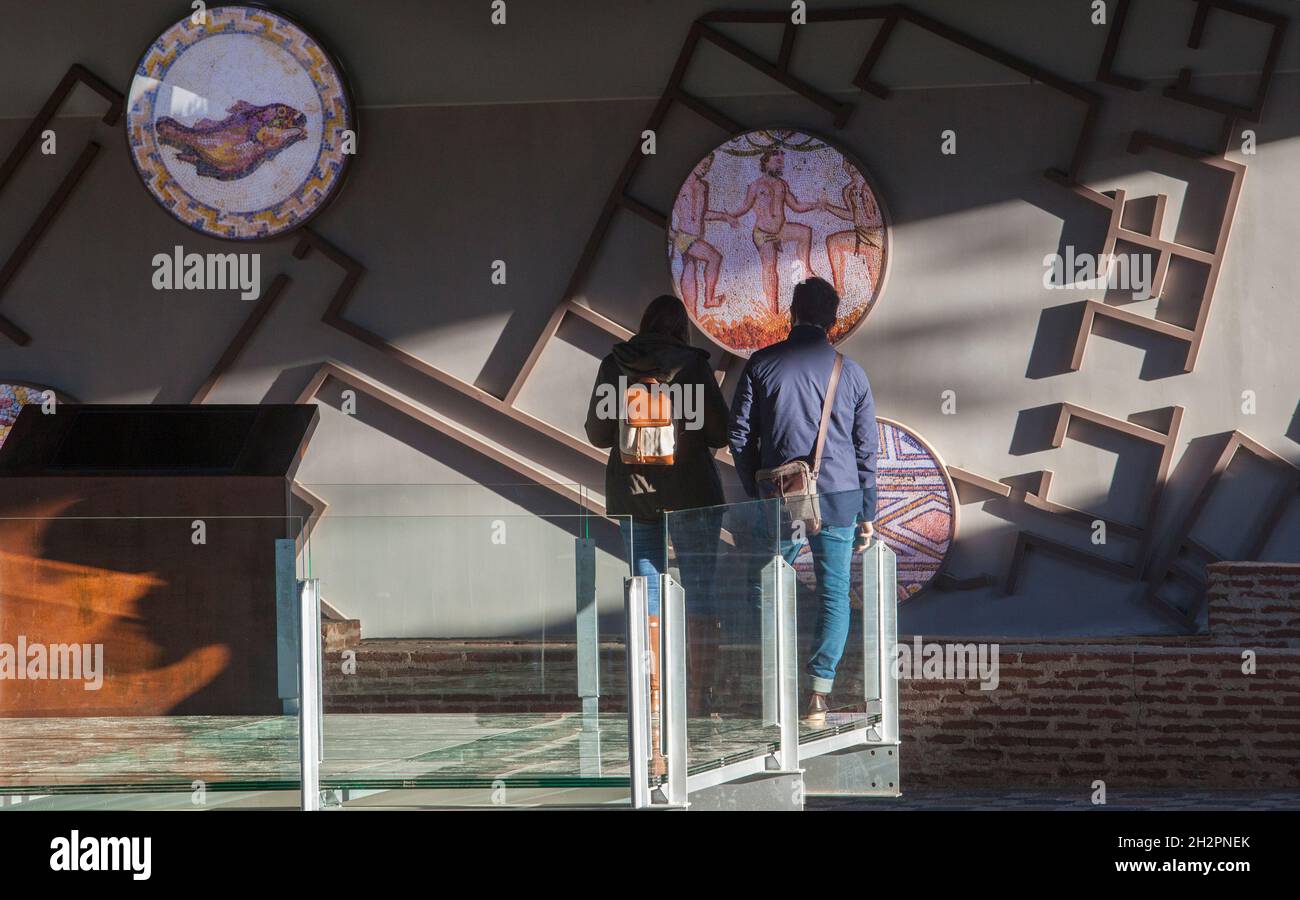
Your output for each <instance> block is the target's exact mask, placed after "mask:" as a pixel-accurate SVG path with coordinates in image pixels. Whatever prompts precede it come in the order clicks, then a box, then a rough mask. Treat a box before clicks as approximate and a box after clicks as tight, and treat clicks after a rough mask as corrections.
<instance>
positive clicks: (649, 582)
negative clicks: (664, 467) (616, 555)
mask: <svg viewBox="0 0 1300 900" xmlns="http://www.w3.org/2000/svg"><path fill="white" fill-rule="evenodd" d="M674 518H677V519H678V520H679V521H678V522H674ZM629 522H630V523H631V525H630V527H629V524H628V523H629ZM667 522H668V538H669V539H670V540H671V541H672V544H673V552H674V553H675V554H676V556H677V568H678V571H679V574H680V575H681V578H682V590H684V591H685V592H686V611H687V613H688V614H689V615H692V616H707V617H710V618H717V617H719V616H720V615H721V613H722V610H720V609H719V608H718V607H719V605H720V604H719V603H718V598H717V596H716V595H715V592H714V590H713V570H714V568H715V566H716V565H717V559H718V540H719V537H720V534H721V530H722V513H721V511H720V510H719V511H718V513H717V514H716V515H713V514H711V513H710V512H703V513H700V514H698V515H696V514H694V513H692V514H691V515H689V516H686V515H682V516H678V517H674V516H672V515H669V516H668V517H667ZM619 528H620V530H621V531H622V532H623V550H624V552H626V553H627V556H628V560H629V562H630V563H631V568H632V574H633V575H644V576H645V577H646V612H647V614H648V615H651V616H657V615H659V606H660V603H659V576H660V575H662V574H663V573H664V572H665V571H666V566H667V556H668V550H667V548H666V547H665V546H664V519H660V520H659V521H658V522H638V521H637V520H636V519H630V520H629V519H621V520H620V521H619ZM629 543H630V544H631V546H629Z"/></svg>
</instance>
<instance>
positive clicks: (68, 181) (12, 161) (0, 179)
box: [0, 64, 122, 347]
mask: <svg viewBox="0 0 1300 900" xmlns="http://www.w3.org/2000/svg"><path fill="white" fill-rule="evenodd" d="M78 84H84V85H86V86H87V87H89V88H90V89H91V90H93V91H94V92H95V93H97V94H99V95H100V96H101V97H103V98H104V99H105V100H107V101H108V111H107V112H105V113H104V118H103V121H104V124H105V125H116V124H117V122H118V120H119V119H120V118H121V117H122V95H121V94H119V93H118V92H117V91H115V90H113V89H112V88H111V87H109V86H108V84H107V83H106V82H104V81H103V80H101V79H100V78H97V77H96V76H95V75H93V74H91V72H90V71H89V70H88V69H86V68H85V67H84V66H81V65H76V64H74V65H72V66H71V67H70V68H69V69H68V71H67V74H65V75H64V76H63V79H62V80H61V81H59V83H58V84H57V85H56V86H55V88H54V91H53V92H52V93H51V94H50V96H49V99H47V100H46V101H45V105H44V106H42V107H41V109H40V112H38V113H37V114H36V115H35V116H34V117H33V118H32V120H31V122H29V123H28V125H27V130H26V131H24V132H23V134H22V137H20V138H18V143H16V144H14V148H13V150H11V151H9V155H8V156H7V157H5V161H4V163H3V164H0V191H2V190H4V186H5V185H6V184H8V183H9V179H10V178H12V177H13V175H14V172H16V171H17V170H18V165H19V163H21V162H22V161H23V157H25V156H26V155H27V152H28V151H29V150H31V149H32V147H35V146H36V142H37V141H38V140H40V138H41V134H42V133H43V132H44V131H45V130H46V129H47V128H48V127H49V124H50V122H51V121H53V119H54V116H55V115H56V114H57V113H58V111H59V107H61V106H62V105H63V101H64V100H66V99H67V98H68V95H69V94H71V93H72V89H73V88H75V87H76V86H77V85H78ZM98 153H99V144H97V143H95V142H94V141H88V142H87V143H86V146H85V147H84V148H83V149H82V151H81V155H80V156H78V157H77V159H76V162H74V163H73V164H72V168H71V169H70V170H69V171H68V174H67V175H65V176H64V177H63V181H62V182H60V183H59V186H58V187H57V188H55V189H54V193H53V194H52V195H51V196H50V199H49V200H47V201H46V203H45V207H44V208H43V209H42V210H41V211H40V213H39V214H38V215H37V216H36V220H35V221H34V222H32V224H31V226H30V227H29V228H28V229H27V233H26V234H24V235H23V237H22V239H21V240H20V241H19V242H18V246H17V247H15V248H14V251H13V252H12V253H10V254H9V258H8V259H7V260H6V261H5V264H4V267H3V268H0V297H2V296H3V295H4V292H5V288H7V287H8V286H9V283H10V282H11V281H13V278H14V276H15V275H17V274H18V270H19V269H20V268H21V267H22V264H23V263H24V262H26V261H27V258H28V257H29V256H30V255H31V253H32V251H33V250H34V249H35V248H36V244H37V242H38V241H40V239H41V236H42V235H44V234H45V231H46V229H47V228H49V227H50V223H51V222H53V221H54V217H55V216H56V215H57V214H58V212H59V210H60V209H62V208H63V204H64V203H66V202H67V200H68V197H70V196H72V192H73V190H74V189H76V187H77V184H78V183H79V182H80V181H81V177H82V176H83V175H85V174H86V169H88V168H90V164H91V163H92V162H94V160H95V155H96V154H98ZM0 334H3V335H4V336H5V337H7V338H8V339H9V340H11V341H13V342H14V343H15V344H17V345H18V346H20V347H26V346H27V345H28V344H30V343H31V341H32V339H31V336H30V335H28V334H27V332H26V331H24V330H23V329H22V328H20V327H19V326H18V325H16V324H15V323H14V322H12V321H10V320H9V319H7V318H6V317H4V316H0Z"/></svg>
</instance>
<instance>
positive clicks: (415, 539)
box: [307, 508, 629, 806]
mask: <svg viewBox="0 0 1300 900" xmlns="http://www.w3.org/2000/svg"><path fill="white" fill-rule="evenodd" d="M307 569H308V572H309V573H310V576H311V577H312V578H315V579H318V580H319V584H320V591H321V598H322V602H323V608H328V609H330V610H332V611H334V612H335V613H337V614H338V615H340V616H343V617H346V618H347V619H350V620H354V621H357V622H359V624H360V642H359V643H358V642H356V641H351V642H348V641H338V642H335V643H331V641H330V639H329V637H328V636H327V639H326V642H325V645H324V648H323V668H324V679H323V684H324V688H323V690H324V710H325V716H324V757H323V760H322V765H321V776H322V786H323V787H324V788H325V789H326V790H334V791H337V792H339V795H340V797H341V799H342V800H343V802H344V803H345V804H346V805H366V804H388V805H456V806H463V805H529V804H566V803H593V802H595V803H600V802H620V801H621V802H626V799H627V796H628V751H627V716H626V691H627V675H626V667H625V657H624V654H623V647H622V641H623V620H622V609H623V586H624V579H625V578H626V577H627V575H628V573H629V568H628V562H627V550H626V548H625V547H624V544H623V534H622V529H620V527H619V523H618V522H617V521H616V520H611V519H606V518H603V517H593V516H585V515H558V516H534V515H464V516H456V515H438V516H427V515H412V516H401V515H355V516H352V515H340V514H336V513H335V512H334V511H333V508H332V509H331V510H330V511H329V512H328V513H327V514H326V515H325V516H324V517H322V518H321V519H319V520H317V521H316V523H315V526H314V528H313V530H312V533H311V538H310V541H309V545H308V548H307ZM327 630H328V626H327Z"/></svg>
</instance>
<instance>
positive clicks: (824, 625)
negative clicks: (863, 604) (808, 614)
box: [781, 525, 858, 694]
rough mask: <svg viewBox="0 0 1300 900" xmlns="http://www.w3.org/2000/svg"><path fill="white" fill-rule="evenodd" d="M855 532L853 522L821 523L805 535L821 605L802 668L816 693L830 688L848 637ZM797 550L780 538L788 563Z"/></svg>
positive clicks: (855, 527)
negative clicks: (809, 533)
mask: <svg viewBox="0 0 1300 900" xmlns="http://www.w3.org/2000/svg"><path fill="white" fill-rule="evenodd" d="M857 533H858V527H857V526H856V525H823V526H822V530H821V532H820V533H819V534H813V535H809V536H808V543H809V545H811V547H812V556H813V571H814V573H815V574H816V576H817V596H818V598H819V599H820V601H821V607H820V609H819V610H818V612H817V624H816V626H814V628H813V642H812V655H811V656H810V657H809V658H808V665H807V668H806V671H807V673H808V674H809V675H810V676H812V689H813V690H814V691H816V692H817V693H819V694H829V693H830V692H831V688H832V687H834V685H835V670H836V668H837V667H838V666H839V664H840V659H841V658H842V657H843V656H844V644H845V643H846V642H847V641H848V639H849V618H850V612H849V577H850V575H851V573H852V569H853V544H854V541H855V540H856V538H857ZM801 549H803V545H802V544H796V543H794V542H792V541H787V540H783V541H781V555H782V556H783V557H785V561H786V562H788V563H790V564H791V565H794V560H795V557H796V556H798V555H799V551H800V550H801Z"/></svg>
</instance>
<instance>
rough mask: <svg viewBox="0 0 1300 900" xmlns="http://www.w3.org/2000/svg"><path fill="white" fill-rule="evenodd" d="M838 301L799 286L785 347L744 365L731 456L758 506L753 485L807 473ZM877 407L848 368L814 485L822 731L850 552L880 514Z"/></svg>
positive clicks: (817, 283)
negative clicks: (798, 465) (763, 473)
mask: <svg viewBox="0 0 1300 900" xmlns="http://www.w3.org/2000/svg"><path fill="white" fill-rule="evenodd" d="M839 303H840V298H839V295H838V294H836V293H835V289H834V288H833V287H831V285H830V284H828V283H827V282H826V281H824V280H822V279H821V278H810V279H808V280H807V281H804V282H801V283H800V284H798V285H796V286H795V289H794V297H793V300H792V302H791V304H790V315H791V318H792V319H793V322H794V326H793V327H792V328H791V329H790V335H789V336H788V337H787V338H786V339H785V340H784V341H782V342H781V343H779V344H773V345H772V346H770V347H765V348H764V349H762V350H759V351H758V352H756V353H755V354H754V355H753V356H751V357H750V359H749V362H748V363H747V364H746V366H745V370H744V372H743V373H742V374H741V376H740V383H739V384H738V385H737V386H736V393H735V396H734V397H733V399H732V404H731V433H730V436H729V440H730V444H731V455H732V457H733V458H734V459H735V462H736V473H737V475H739V476H740V483H741V485H742V487H743V488H744V489H745V492H746V493H747V494H748V495H749V496H750V497H757V496H758V487H757V484H756V483H755V475H756V474H757V472H758V471H759V470H760V469H769V468H773V467H775V466H779V465H782V464H784V463H788V462H792V461H794V460H797V459H804V460H807V461H808V462H809V464H810V465H811V464H812V456H813V449H814V447H815V446H816V443H817V430H818V425H819V424H820V422H821V415H822V404H823V400H824V398H825V397H826V391H827V385H828V383H829V381H830V376H831V369H832V367H833V366H834V363H835V356H836V352H835V349H834V348H833V347H831V344H830V341H829V339H828V338H827V331H829V329H830V328H831V327H832V326H833V325H834V324H835V320H836V316H837V314H838V311H839ZM877 450H878V438H877V432H876V410H875V402H874V400H873V399H872V397H871V385H870V384H869V383H868V382H867V374H866V373H865V372H864V371H862V367H861V366H859V365H858V364H857V363H855V362H853V361H852V360H850V359H847V358H845V360H844V363H843V370H842V372H841V374H840V381H839V386H838V388H837V389H836V392H835V398H834V403H833V404H832V407H831V418H830V424H829V428H828V431H827V434H826V443H825V447H824V450H823V453H822V460H821V470H820V474H819V476H818V479H817V494H818V496H819V497H820V498H821V500H820V505H821V510H822V522H823V525H822V529H821V531H820V532H819V533H818V534H815V535H808V536H807V538H806V540H807V542H808V543H809V544H810V545H811V547H812V554H813V564H814V568H815V571H816V573H817V591H818V595H819V597H820V599H821V610H820V615H819V616H818V618H817V625H816V628H815V630H814V633H813V645H812V646H813V653H812V656H811V658H810V659H809V661H808V666H807V672H808V674H809V675H810V676H811V678H812V693H811V696H810V697H809V700H808V707H807V712H806V713H805V717H804V718H805V720H807V721H810V722H812V723H814V724H816V723H818V722H819V721H823V720H824V719H825V717H826V711H827V709H828V708H829V703H828V702H827V698H828V696H829V694H830V692H831V689H832V687H833V686H834V683H835V669H836V667H837V666H838V665H839V661H840V657H842V656H843V655H844V644H845V641H847V640H848V636H849V575H850V572H851V571H852V567H853V559H854V554H855V552H861V551H862V550H863V549H865V548H866V546H867V543H868V541H870V539H871V534H872V526H871V522H872V520H873V519H874V518H875V514H876V454H877ZM801 537H802V535H801V534H800V533H799V531H798V530H797V529H796V530H794V531H793V533H792V534H791V533H788V532H785V530H784V529H783V540H782V541H781V553H782V555H783V556H784V557H785V558H786V560H787V561H789V562H791V563H793V562H794V558H795V557H796V556H797V555H798V553H799V551H800V549H801V548H802V546H803V541H802V540H800V538H801Z"/></svg>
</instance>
